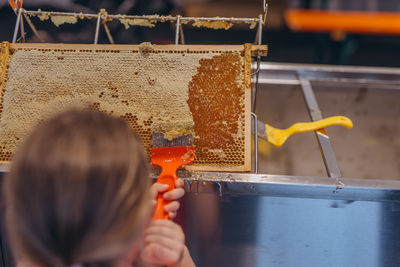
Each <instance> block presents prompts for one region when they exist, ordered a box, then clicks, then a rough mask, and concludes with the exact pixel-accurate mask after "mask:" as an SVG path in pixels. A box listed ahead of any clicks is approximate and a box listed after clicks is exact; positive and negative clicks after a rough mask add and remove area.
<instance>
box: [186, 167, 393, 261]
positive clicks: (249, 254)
mask: <svg viewBox="0 0 400 267" xmlns="http://www.w3.org/2000/svg"><path fill="white" fill-rule="evenodd" d="M186 191H187V194H186V196H185V199H184V201H183V216H184V221H183V225H184V229H185V232H186V236H187V240H188V245H189V247H190V251H191V253H192V256H193V257H194V259H195V261H196V263H197V266H199V267H202V266H232V267H235V266H238V267H239V266H260V267H261V266H288V267H303V266H304V267H314V266H315V267H320V266H335V267H336V266H349V267H350V266H352V267H353V266H363V267H378V266H379V267H382V266H400V254H399V253H398V251H399V249H400V242H399V241H400V227H398V225H399V224H400V202H399V199H400V182H397V181H379V182H378V181H370V180H358V179H342V180H340V181H339V180H335V179H331V178H310V177H285V176H270V175H250V174H241V175H237V174H212V173H202V174H196V175H195V177H191V178H188V179H186Z"/></svg>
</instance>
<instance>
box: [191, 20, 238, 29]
mask: <svg viewBox="0 0 400 267" xmlns="http://www.w3.org/2000/svg"><path fill="white" fill-rule="evenodd" d="M192 25H193V26H194V27H199V28H200V27H206V28H210V29H214V30H219V29H224V30H229V29H230V28H231V27H232V26H233V23H231V22H227V21H209V20H195V21H194V22H193V24H192Z"/></svg>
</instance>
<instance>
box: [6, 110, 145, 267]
mask: <svg viewBox="0 0 400 267" xmlns="http://www.w3.org/2000/svg"><path fill="white" fill-rule="evenodd" d="M149 182H150V181H149V178H148V169H147V160H146V156H145V153H144V150H143V148H142V145H141V142H140V140H139V139H138V137H137V136H136V135H135V133H133V131H132V130H131V129H130V128H129V127H128V126H127V125H126V123H125V122H124V121H123V120H121V119H118V118H114V117H111V116H108V115H105V114H103V113H99V112H92V111H88V110H84V111H82V110H81V111H78V110H74V111H68V112H65V113H62V114H60V115H58V116H56V117H54V118H52V119H50V120H48V121H45V122H43V123H41V124H40V125H39V126H38V127H37V128H36V129H35V130H34V131H33V132H32V133H31V134H30V135H29V136H27V138H26V139H25V140H24V142H23V143H22V144H21V146H20V147H19V149H18V151H17V153H16V154H15V156H14V158H13V160H12V164H11V171H10V173H9V175H8V176H7V177H6V180H5V183H4V190H3V192H4V195H5V201H6V227H7V230H8V233H9V237H10V239H11V242H12V245H13V249H14V252H15V254H16V257H18V258H20V259H21V258H22V259H24V260H28V261H30V262H33V263H36V264H39V265H42V266H56V267H58V266H69V265H72V264H82V265H87V266H107V265H110V264H113V263H114V262H115V261H116V260H117V259H118V258H119V257H120V256H121V255H122V254H123V253H125V252H126V249H127V248H128V247H131V244H132V243H133V242H134V240H135V239H137V238H138V237H139V236H140V235H141V231H142V228H143V225H144V223H145V221H146V218H147V216H148V212H149V202H150V201H149V196H148V190H147V189H148V186H149Z"/></svg>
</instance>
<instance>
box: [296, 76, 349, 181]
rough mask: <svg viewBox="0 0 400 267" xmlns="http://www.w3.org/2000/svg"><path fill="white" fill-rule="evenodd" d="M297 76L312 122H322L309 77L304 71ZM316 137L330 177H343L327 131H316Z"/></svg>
mask: <svg viewBox="0 0 400 267" xmlns="http://www.w3.org/2000/svg"><path fill="white" fill-rule="evenodd" d="M297 74H298V77H299V80H300V87H301V90H302V92H303V96H304V99H305V101H306V104H307V108H308V113H309V114H310V117H311V120H312V121H318V120H322V119H323V118H322V113H321V110H320V109H319V106H318V102H317V99H316V98H315V94H314V91H313V89H312V86H311V82H310V80H309V77H308V76H307V74H305V73H303V72H302V71H298V73H297ZM315 136H316V138H317V141H318V145H319V149H320V150H321V155H322V158H323V159H324V164H325V168H326V172H327V173H328V176H329V177H332V178H339V177H342V174H341V172H340V169H339V165H338V163H337V160H336V156H335V152H334V151H333V148H332V145H331V141H330V139H329V135H328V132H327V130H326V129H320V130H319V131H315Z"/></svg>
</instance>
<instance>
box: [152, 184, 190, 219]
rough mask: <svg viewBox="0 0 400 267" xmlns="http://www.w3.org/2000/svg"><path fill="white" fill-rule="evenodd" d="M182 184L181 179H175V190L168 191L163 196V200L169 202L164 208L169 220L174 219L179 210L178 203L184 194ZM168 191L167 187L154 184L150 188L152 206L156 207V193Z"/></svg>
mask: <svg viewBox="0 0 400 267" xmlns="http://www.w3.org/2000/svg"><path fill="white" fill-rule="evenodd" d="M183 185H184V182H183V180H182V179H177V180H176V182H175V188H174V189H172V190H171V191H168V192H166V193H164V194H163V197H164V199H165V200H171V203H169V204H168V205H166V206H165V211H166V212H168V216H169V218H170V219H174V218H175V217H176V212H177V211H178V209H179V206H180V204H179V201H177V200H178V199H180V198H181V197H183V195H184V194H185V190H184V189H183ZM167 189H168V186H167V185H164V184H159V183H154V184H153V185H152V186H151V188H150V193H151V198H152V201H153V203H152V205H153V206H154V208H155V206H156V203H157V195H158V193H162V192H165V191H166V190H167Z"/></svg>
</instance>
